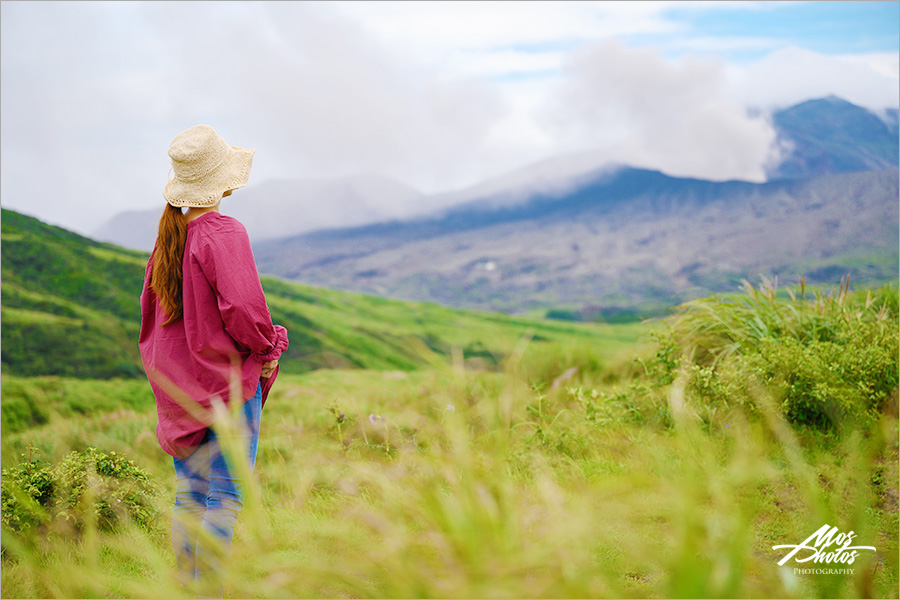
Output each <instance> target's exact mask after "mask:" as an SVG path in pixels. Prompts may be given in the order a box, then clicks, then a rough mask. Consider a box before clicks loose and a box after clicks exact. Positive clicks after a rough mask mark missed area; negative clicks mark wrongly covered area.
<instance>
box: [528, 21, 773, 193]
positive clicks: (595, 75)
mask: <svg viewBox="0 0 900 600" xmlns="http://www.w3.org/2000/svg"><path fill="white" fill-rule="evenodd" d="M565 71H566V76H565V79H564V81H563V82H562V83H561V85H560V86H559V87H558V88H557V92H556V94H555V95H554V96H552V97H551V99H550V101H549V102H548V104H547V105H546V106H545V108H544V111H543V115H542V116H543V119H544V122H545V123H546V127H547V128H548V129H549V130H551V131H552V132H554V134H555V135H557V136H558V137H559V139H560V140H561V142H562V143H564V144H565V145H566V146H568V147H569V148H570V149H571V150H572V151H576V150H579V151H587V150H594V149H596V150H598V151H600V152H601V153H604V154H605V155H606V156H607V158H608V159H609V160H611V161H616V162H620V163H625V164H631V165H635V166H643V167H648V168H655V169H659V170H662V171H664V172H666V173H669V174H672V175H679V176H692V177H702V178H708V179H716V180H724V179H745V180H750V181H762V180H764V167H765V165H766V164H767V162H768V161H770V160H772V158H773V157H772V149H771V148H772V144H773V142H774V140H775V132H774V130H773V129H772V127H771V125H770V124H769V123H768V122H767V121H766V120H765V119H764V118H762V117H751V116H749V115H748V114H747V111H746V110H745V109H744V107H743V106H742V105H741V104H739V103H737V102H735V101H734V100H732V99H729V98H728V97H727V96H726V95H725V90H724V66H723V65H722V64H721V63H719V62H716V61H712V60H708V59H703V60H701V59H692V58H683V59H681V60H679V61H678V62H675V63H672V62H669V61H666V60H664V59H663V58H662V57H661V55H660V54H659V53H658V52H656V51H654V50H650V49H634V48H627V47H625V46H624V45H623V44H621V43H620V42H618V41H616V40H613V39H609V40H605V41H603V42H600V43H597V44H594V45H592V46H590V47H589V48H585V49H583V50H581V51H579V52H576V53H574V54H573V55H572V56H571V58H570V60H569V61H568V62H567V64H566V67H565Z"/></svg>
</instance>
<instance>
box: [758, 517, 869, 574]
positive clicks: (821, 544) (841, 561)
mask: <svg viewBox="0 0 900 600" xmlns="http://www.w3.org/2000/svg"><path fill="white" fill-rule="evenodd" d="M855 539H856V533H855V532H853V531H849V532H847V533H841V530H840V529H838V528H837V527H832V526H830V525H827V524H825V525H822V526H821V527H820V528H819V529H818V530H817V531H816V532H815V533H813V534H812V535H811V536H809V537H808V538H806V539H805V540H803V541H802V542H800V543H799V544H780V545H778V546H772V550H782V549H790V551H789V552H788V553H787V554H785V555H784V558H782V559H781V560H780V561H778V566H782V565H784V564H785V563H786V562H788V561H789V560H791V559H794V561H795V562H797V563H801V564H803V563H810V562H811V563H813V564H815V565H817V566H818V565H835V566H837V565H852V564H853V561H855V560H856V558H857V557H858V556H859V555H860V552H861V551H864V550H871V551H872V552H874V551H875V546H852V545H851V544H853V541H854V540H855ZM794 571H795V572H796V573H801V574H815V575H852V574H853V569H844V568H839V569H832V568H806V569H799V568H798V569H794Z"/></svg>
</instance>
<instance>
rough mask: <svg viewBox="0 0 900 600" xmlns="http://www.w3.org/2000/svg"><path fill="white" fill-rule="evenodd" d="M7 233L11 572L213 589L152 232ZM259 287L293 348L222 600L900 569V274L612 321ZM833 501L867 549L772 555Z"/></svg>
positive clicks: (671, 585) (833, 582)
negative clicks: (195, 516)
mask: <svg viewBox="0 0 900 600" xmlns="http://www.w3.org/2000/svg"><path fill="white" fill-rule="evenodd" d="M2 236H3V243H2V251H3V257H2V258H3V260H2V287H3V316H2V320H3V328H2V334H3V340H2V366H3V375H2V381H0V384H2V400H0V401H2V406H0V408H2V410H0V414H2V433H3V436H2V442H0V443H2V467H3V478H2V479H3V493H2V504H3V527H2V558H0V560H2V570H0V578H2V585H0V596H2V597H6V598H25V597H47V598H71V597H77V598H93V597H98V598H119V597H135V598H161V597H166V598H168V597H193V596H197V595H199V596H204V595H208V594H209V593H210V590H208V589H195V590H191V591H190V592H189V591H186V590H183V589H182V588H181V587H180V585H179V583H178V582H177V581H176V578H175V564H174V556H173V553H172V550H171V548H170V541H169V527H170V523H171V516H172V515H171V513H172V509H171V504H172V500H173V497H174V490H173V487H174V469H173V466H172V462H171V457H169V456H168V455H166V454H164V453H163V452H162V450H160V448H159V445H158V443H157V441H156V436H155V425H156V413H155V403H154V400H153V396H152V393H151V391H150V387H149V384H148V383H147V382H146V380H145V379H144V377H143V374H142V372H141V368H140V363H139V358H138V356H137V344H136V339H137V331H138V327H139V313H138V311H137V298H138V295H139V293H140V286H141V281H142V274H143V265H144V264H145V261H146V257H145V256H143V255H142V254H140V253H135V252H127V251H123V250H121V249H118V248H115V247H113V246H110V245H107V244H99V243H97V242H94V241H91V240H88V239H86V238H82V237H80V236H77V235H75V234H73V233H71V232H66V231H64V230H61V229H58V228H54V227H50V226H48V225H45V224H43V223H40V222H38V221H36V220H34V219H30V218H28V217H25V216H23V215H18V214H17V213H13V212H11V211H6V210H4V211H3V215H2ZM98 265H100V266H102V269H98V268H97V267H98ZM263 285H264V288H265V291H266V295H267V299H268V302H269V304H270V306H271V309H272V314H273V318H274V320H275V322H276V323H281V324H284V325H286V326H287V328H288V330H289V332H290V338H291V347H290V348H289V350H288V352H287V353H286V355H285V356H283V357H282V367H283V368H282V373H281V375H280V376H279V381H278V382H277V384H276V386H275V388H274V389H273V391H272V394H271V395H270V397H269V400H268V402H267V404H266V407H265V410H264V411H263V417H262V434H261V440H260V446H259V457H258V462H257V467H256V469H255V471H254V473H253V474H252V476H249V475H248V476H246V477H245V482H246V485H247V500H246V505H245V509H244V512H243V514H242V516H241V519H240V521H239V523H238V529H237V531H236V535H235V544H234V547H233V551H232V554H231V557H230V566H229V571H228V576H227V579H226V588H225V593H226V596H227V597H245V598H268V597H272V598H301V597H304V598H305V597H310V598H318V597H335V598H363V597H365V598H369V597H374V598H398V597H399V598H419V597H421V598H426V597H434V598H449V597H461V598H507V597H517V598H539V597H575V598H585V597H592V598H593V597H641V598H644V597H646V598H656V597H690V598H695V597H696V598H708V597H765V598H770V597H788V598H807V597H821V598H838V597H841V598H844V597H846V598H851V597H888V598H896V597H897V596H898V593H900V590H898V485H897V484H898V477H900V475H898V416H897V403H898V402H897V379H898V375H897V374H898V344H900V342H898V294H897V289H896V285H893V286H888V287H882V288H878V289H876V288H872V289H868V290H867V289H863V290H860V291H858V292H855V293H854V292H851V291H850V290H849V285H848V284H847V283H846V282H843V283H842V284H841V286H840V287H839V288H838V289H837V290H826V289H817V290H812V289H807V288H805V286H804V285H803V284H802V283H801V286H800V288H799V289H794V288H792V289H784V288H782V289H778V288H777V286H775V285H773V284H771V283H768V282H763V284H762V285H760V286H759V287H753V286H747V288H746V289H745V291H744V292H742V293H735V294H727V295H723V296H721V297H719V298H713V299H703V300H698V301H694V302H691V303H687V304H685V305H683V306H682V307H680V309H679V310H678V312H677V314H675V315H673V316H671V317H669V318H667V319H666V320H653V321H647V322H643V323H621V324H594V323H577V322H571V321H563V320H548V319H541V318H537V317H536V316H532V317H526V316H510V315H502V314H495V313H486V312H475V311H462V310H456V309H450V308H447V307H442V306H438V305H435V304H428V303H414V302H400V301H391V300H386V299H382V298H377V297H372V296H364V295H357V294H349V293H344V292H338V291H332V290H325V289H319V288H312V287H309V286H302V285H297V284H292V283H288V282H284V281H279V280H275V279H270V278H265V279H264V280H263ZM227 425H228V422H227V420H224V421H221V422H220V427H221V428H223V430H225V429H227ZM90 448H94V449H96V451H89V449H90ZM91 457H93V458H91ZM128 461H133V463H134V466H129V464H128ZM238 467H240V464H238ZM239 470H240V469H239ZM154 490H155V491H154ZM825 524H828V525H831V526H834V527H837V528H838V529H839V530H840V531H841V532H843V533H847V532H849V531H851V530H852V531H853V532H854V536H855V540H856V543H857V544H859V545H863V546H874V547H875V550H874V551H870V550H863V551H860V552H859V556H858V557H856V558H855V559H854V562H853V563H852V564H843V563H842V564H839V565H832V564H818V565H814V566H815V567H819V568H821V567H823V566H824V567H828V568H840V569H852V573H843V572H842V573H839V574H833V573H831V574H821V573H804V572H803V571H802V569H803V568H804V567H806V568H808V567H809V566H811V565H812V563H798V562H796V561H795V560H794V561H791V562H788V563H786V564H784V565H782V566H779V565H778V564H777V563H778V562H779V561H780V560H781V559H782V558H783V557H784V556H785V553H786V551H785V550H784V549H779V550H776V549H773V546H777V545H783V544H799V543H801V542H803V541H804V540H806V539H807V538H808V537H809V536H810V535H811V534H813V532H816V531H817V530H819V529H820V528H821V527H822V526H823V525H825ZM842 539H843V538H842ZM834 551H835V548H834V547H830V548H829V549H828V552H834ZM807 554H809V551H807ZM839 554H840V553H839ZM841 556H844V557H846V556H847V555H846V553H845V554H842V555H841Z"/></svg>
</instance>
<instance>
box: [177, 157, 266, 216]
mask: <svg viewBox="0 0 900 600" xmlns="http://www.w3.org/2000/svg"><path fill="white" fill-rule="evenodd" d="M255 152H256V150H252V149H251V150H248V149H246V148H240V147H238V146H231V150H230V151H229V152H228V156H227V157H225V160H224V161H223V162H222V164H221V165H219V167H218V168H216V169H214V170H213V171H212V172H210V173H208V174H206V175H204V176H203V177H201V178H200V179H197V180H196V181H190V182H188V181H181V180H180V179H178V178H177V177H173V178H172V179H170V180H169V182H168V183H167V184H166V187H165V189H164V190H163V196H165V198H166V202H168V203H169V204H171V205H172V206H177V207H185V206H189V207H191V206H192V207H198V208H202V207H206V206H214V205H215V204H216V202H218V201H219V200H220V199H221V198H222V194H224V193H225V192H227V191H228V190H236V189H238V188H241V187H244V186H245V185H247V181H248V180H249V179H250V167H251V166H253V154H254V153H255Z"/></svg>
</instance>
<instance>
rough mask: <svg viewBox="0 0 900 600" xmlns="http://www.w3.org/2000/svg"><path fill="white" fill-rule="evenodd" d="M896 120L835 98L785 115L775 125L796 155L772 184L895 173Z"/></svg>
mask: <svg viewBox="0 0 900 600" xmlns="http://www.w3.org/2000/svg"><path fill="white" fill-rule="evenodd" d="M896 116H897V111H893V112H891V111H888V112H887V113H886V114H885V119H881V118H879V117H877V116H876V115H875V114H874V113H872V112H870V111H868V110H866V109H864V108H861V107H859V106H856V105H854V104H851V103H849V102H847V101H845V100H841V99H840V98H837V97H835V96H829V97H828V98H823V99H820V100H810V101H808V102H803V103H802V104H798V105H796V106H794V107H791V108H789V109H787V110H783V111H779V112H777V113H775V114H774V115H773V124H774V126H775V129H776V130H777V131H778V139H779V142H780V143H782V144H783V145H785V146H786V147H787V148H790V152H789V154H788V155H787V156H786V158H785V159H784V160H783V161H782V162H781V164H779V165H778V166H777V167H775V168H774V169H772V170H771V171H770V172H769V173H768V176H769V179H770V180H771V179H779V178H783V177H791V178H800V177H810V176H815V175H822V174H825V173H850V172H853V171H875V170H881V169H895V168H897V166H898V161H900V154H898V144H897V129H896Z"/></svg>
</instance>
